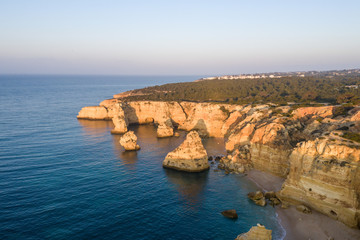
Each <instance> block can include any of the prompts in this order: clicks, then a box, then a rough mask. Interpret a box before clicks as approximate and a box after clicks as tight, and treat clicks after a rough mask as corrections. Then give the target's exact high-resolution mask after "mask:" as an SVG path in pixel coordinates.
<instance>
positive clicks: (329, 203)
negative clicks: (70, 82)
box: [78, 99, 360, 226]
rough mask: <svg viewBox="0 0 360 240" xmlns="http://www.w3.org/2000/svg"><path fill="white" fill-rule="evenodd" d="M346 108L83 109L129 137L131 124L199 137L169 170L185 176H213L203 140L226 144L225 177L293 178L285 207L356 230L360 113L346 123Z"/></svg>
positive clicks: (163, 105) (145, 105)
mask: <svg viewBox="0 0 360 240" xmlns="http://www.w3.org/2000/svg"><path fill="white" fill-rule="evenodd" d="M119 106H121V108H119ZM339 107H341V106H325V107H301V108H297V109H296V106H295V107H292V106H282V107H275V106H273V105H272V104H268V105H257V106H251V105H246V106H241V105H230V104H218V103H195V102H157V101H132V102H124V101H122V100H121V99H108V100H104V101H103V102H101V103H100V106H97V107H84V108H83V109H82V110H81V111H80V112H79V115H78V118H84V119H92V120H111V119H113V121H114V125H115V129H119V130H121V131H124V129H125V124H124V121H125V123H126V124H148V123H154V124H155V125H156V126H158V128H157V135H158V136H159V137H166V136H172V135H173V131H174V130H173V129H174V128H175V129H176V128H178V129H181V130H186V131H192V130H195V131H196V132H190V133H189V135H188V137H187V139H186V140H185V142H184V143H183V144H182V145H181V146H179V147H178V148H177V149H175V150H174V151H173V152H171V153H169V154H168V156H167V157H166V159H165V160H164V162H163V165H164V167H169V168H174V169H178V170H182V171H190V172H191V171H203V170H205V169H208V168H209V164H208V162H207V156H206V151H205V149H204V148H203V146H202V143H201V139H200V137H199V135H200V136H201V137H224V138H225V141H226V150H227V151H228V155H227V156H226V157H224V158H222V160H221V161H220V164H219V166H222V167H223V169H225V170H227V171H234V172H237V173H243V172H245V171H247V170H249V169H251V168H255V169H259V170H262V171H265V172H269V173H271V174H274V175H277V176H281V177H283V178H287V180H286V182H285V183H284V186H283V189H282V190H281V192H280V194H279V196H281V198H282V199H283V200H284V201H287V202H290V203H295V204H299V203H301V204H303V205H306V206H308V207H310V208H314V209H316V210H318V211H320V212H322V213H324V214H327V215H329V216H331V217H333V218H336V219H338V220H340V221H342V222H344V223H346V224H348V225H349V226H357V225H359V220H358V219H359V218H360V216H359V205H360V204H359V197H358V196H360V192H359V191H360V190H359V188H360V180H359V179H360V177H358V176H360V173H359V149H360V147H359V143H357V142H356V136H357V135H356V134H359V133H360V107H359V106H355V107H354V108H352V109H351V110H346V111H345V112H343V113H341V114H340V115H339V112H338V111H337V110H338V108H339ZM121 110H123V114H122V112H121ZM335 113H336V114H335ZM122 116H123V118H122ZM170 123H171V124H170ZM115 129H114V130H115ZM346 134H347V135H346ZM354 134H355V135H354ZM342 136H344V137H345V138H344V137H342ZM135 137H136V136H135ZM349 138H350V139H349ZM352 138H354V139H353V140H352ZM128 139H131V138H128ZM129 142H130V143H131V144H129V143H126V141H125V142H123V143H124V145H126V146H128V147H126V148H128V149H137V147H136V146H138V145H137V144H136V140H135V143H134V141H133V140H131V141H129Z"/></svg>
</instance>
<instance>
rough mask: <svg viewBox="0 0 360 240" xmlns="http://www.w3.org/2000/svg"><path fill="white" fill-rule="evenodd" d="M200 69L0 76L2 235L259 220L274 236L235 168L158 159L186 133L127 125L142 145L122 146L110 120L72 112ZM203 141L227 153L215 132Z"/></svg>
mask: <svg viewBox="0 0 360 240" xmlns="http://www.w3.org/2000/svg"><path fill="white" fill-rule="evenodd" d="M198 78H199V77H197V76H184V77H181V76H176V77H175V76H35V75H24V76H21V75H1V76H0V103H1V108H0V239H21V240H23V239H131V240H133V239H234V238H236V236H237V235H238V234H240V233H243V232H247V231H248V230H249V229H250V228H251V227H252V226H254V225H256V224H257V223H261V224H264V225H265V226H266V228H268V229H272V230H273V239H281V236H283V230H282V228H281V226H280V225H279V223H278V221H277V217H276V213H275V209H274V208H273V207H271V206H266V207H260V206H256V205H255V204H253V203H252V202H251V201H250V200H248V199H247V196H246V195H247V193H248V192H250V191H255V190H257V189H258V188H257V186H256V185H255V184H254V183H253V182H251V181H249V180H248V179H247V178H245V177H244V176H243V175H236V174H228V175H226V174H225V173H224V172H223V171H214V167H212V168H211V169H210V170H209V171H207V172H203V173H185V172H178V171H175V170H169V169H163V168H162V161H163V159H164V158H165V156H166V154H167V153H168V152H170V151H172V150H173V149H174V148H176V147H177V146H178V145H179V144H180V143H181V142H182V141H183V140H184V138H185V133H183V132H182V133H181V136H180V137H179V138H175V137H174V138H166V139H157V138H156V130H155V128H154V126H151V125H146V126H145V125H143V126H131V127H130V129H131V130H133V131H135V133H136V135H137V136H138V143H139V145H140V146H141V150H140V151H138V152H124V151H123V149H122V147H121V146H120V144H119V136H116V135H111V134H110V130H111V129H112V127H113V125H112V123H111V122H110V121H89V120H77V119H76V115H77V113H78V112H79V111H80V109H81V108H82V107H84V106H91V105H98V104H99V103H100V102H101V101H102V100H104V99H107V98H111V97H112V95H113V94H116V93H120V92H123V91H127V90H131V89H135V88H142V87H146V86H152V85H160V84H165V83H171V82H181V81H193V80H196V79H198ZM204 146H205V148H206V149H207V151H208V153H209V154H210V155H219V154H225V150H224V141H223V139H220V138H209V139H205V140H204ZM226 209H236V210H237V212H238V215H239V219H238V220H236V221H234V220H231V219H227V218H225V217H223V216H222V215H221V214H220V212H221V211H223V210H226Z"/></svg>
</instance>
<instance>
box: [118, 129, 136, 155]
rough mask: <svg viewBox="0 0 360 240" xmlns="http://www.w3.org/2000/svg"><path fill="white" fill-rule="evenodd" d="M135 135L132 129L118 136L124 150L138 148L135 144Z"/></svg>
mask: <svg viewBox="0 0 360 240" xmlns="http://www.w3.org/2000/svg"><path fill="white" fill-rule="evenodd" d="M136 141H137V137H136V135H135V133H134V132H133V131H129V132H127V133H125V134H124V135H123V136H122V137H121V138H120V144H121V146H123V147H124V148H125V150H126V151H135V150H139V149H140V146H139V145H138V144H137V142H136Z"/></svg>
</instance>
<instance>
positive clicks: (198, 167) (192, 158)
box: [163, 131, 210, 172]
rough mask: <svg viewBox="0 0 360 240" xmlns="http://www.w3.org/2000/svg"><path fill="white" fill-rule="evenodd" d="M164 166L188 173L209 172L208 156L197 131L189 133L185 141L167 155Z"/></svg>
mask: <svg viewBox="0 0 360 240" xmlns="http://www.w3.org/2000/svg"><path fill="white" fill-rule="evenodd" d="M163 166H164V167H166V168H173V169H176V170H181V171H187V172H200V171H204V170H207V169H208V168H209V167H210V166H209V163H208V156H207V153H206V150H205V148H204V146H203V144H202V142H201V138H200V137H199V134H198V133H197V132H196V131H191V132H190V133H188V134H187V136H186V139H185V141H184V142H183V143H182V144H181V145H180V146H179V147H177V148H176V149H175V150H173V151H172V152H170V153H168V154H167V156H166V157H165V160H164V162H163Z"/></svg>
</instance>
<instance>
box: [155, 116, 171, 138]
mask: <svg viewBox="0 0 360 240" xmlns="http://www.w3.org/2000/svg"><path fill="white" fill-rule="evenodd" d="M156 134H157V137H159V138H164V137H172V136H173V135H174V126H173V124H172V122H171V119H170V118H168V119H163V120H162V121H161V122H159V125H158V127H157V131H156Z"/></svg>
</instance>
